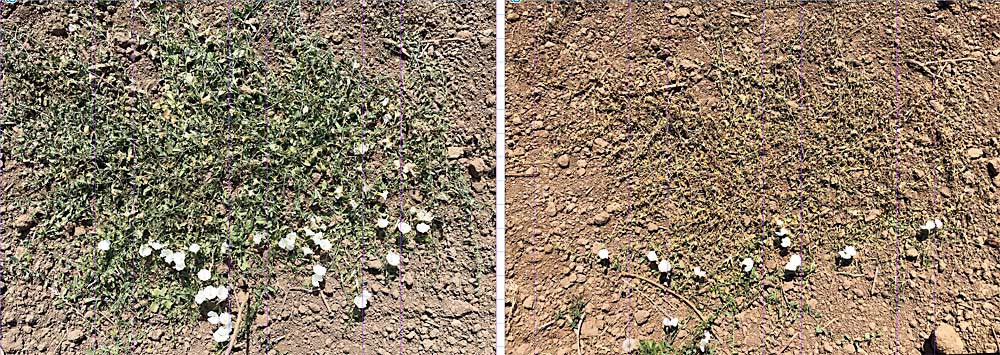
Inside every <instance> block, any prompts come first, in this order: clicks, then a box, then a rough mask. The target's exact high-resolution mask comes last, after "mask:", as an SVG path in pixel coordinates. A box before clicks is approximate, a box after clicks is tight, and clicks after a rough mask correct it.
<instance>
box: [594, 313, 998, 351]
mask: <svg viewBox="0 0 1000 355" xmlns="http://www.w3.org/2000/svg"><path fill="white" fill-rule="evenodd" d="M586 316H587V312H580V321H579V322H577V323H576V355H581V354H582V353H581V351H580V328H583V318H584V317H586ZM993 335H996V333H994V334H993Z"/></svg>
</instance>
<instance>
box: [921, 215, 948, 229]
mask: <svg viewBox="0 0 1000 355" xmlns="http://www.w3.org/2000/svg"><path fill="white" fill-rule="evenodd" d="M943 225H944V223H941V220H940V219H937V218H935V219H934V220H932V221H927V223H926V224H924V225H923V226H921V227H920V229H923V230H926V231H928V232H929V231H932V230H935V229H941V226H943Z"/></svg>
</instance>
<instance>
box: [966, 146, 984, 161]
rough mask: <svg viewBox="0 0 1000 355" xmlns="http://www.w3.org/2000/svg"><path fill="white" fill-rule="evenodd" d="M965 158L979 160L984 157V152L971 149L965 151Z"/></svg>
mask: <svg viewBox="0 0 1000 355" xmlns="http://www.w3.org/2000/svg"><path fill="white" fill-rule="evenodd" d="M965 156H967V157H969V159H979V158H982V157H983V150H982V149H979V148H969V150H966V151H965Z"/></svg>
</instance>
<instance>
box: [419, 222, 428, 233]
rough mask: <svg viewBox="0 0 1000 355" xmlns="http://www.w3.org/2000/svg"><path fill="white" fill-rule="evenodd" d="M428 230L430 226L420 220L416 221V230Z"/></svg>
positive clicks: (425, 231) (422, 231) (421, 231)
mask: <svg viewBox="0 0 1000 355" xmlns="http://www.w3.org/2000/svg"><path fill="white" fill-rule="evenodd" d="M430 230H431V226H429V225H427V223H422V222H421V223H417V232H420V233H427V232H430Z"/></svg>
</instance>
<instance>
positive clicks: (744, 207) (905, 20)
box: [506, 1, 1000, 355]
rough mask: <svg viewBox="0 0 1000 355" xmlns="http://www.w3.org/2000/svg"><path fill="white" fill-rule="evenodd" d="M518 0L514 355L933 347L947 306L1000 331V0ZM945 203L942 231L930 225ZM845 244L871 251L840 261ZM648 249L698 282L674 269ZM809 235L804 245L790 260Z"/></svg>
mask: <svg viewBox="0 0 1000 355" xmlns="http://www.w3.org/2000/svg"><path fill="white" fill-rule="evenodd" d="M762 10H763V11H762ZM800 11H801V12H800ZM507 13H508V18H507V22H508V34H507V41H508V43H507V48H508V60H507V95H508V96H507V97H508V101H507V102H508V106H507V107H508V111H507V122H508V125H507V127H508V131H507V137H508V140H507V142H506V145H507V149H508V152H510V153H509V155H508V163H507V164H508V167H509V169H508V171H509V173H508V180H507V191H508V197H507V201H506V203H507V205H508V208H507V211H508V217H507V227H508V231H509V235H508V245H507V247H508V249H507V250H509V251H510V253H509V254H510V256H509V258H510V262H509V263H508V265H509V269H508V275H507V280H508V285H507V290H508V293H507V305H506V306H507V307H506V313H507V314H506V316H507V319H508V333H507V334H508V338H507V341H508V348H509V349H511V351H512V353H513V354H534V353H538V354H559V355H562V354H576V353H578V352H579V353H584V354H610V353H621V352H622V344H623V341H625V339H626V338H637V339H639V340H640V341H641V342H642V345H641V348H642V350H643V351H644V352H645V353H660V352H663V353H696V352H698V349H697V343H698V341H699V340H700V339H701V338H702V333H703V330H705V329H709V330H710V331H711V332H712V334H713V337H712V341H711V343H710V349H711V351H714V352H715V353H721V354H744V353H751V352H752V353H756V352H761V351H763V352H764V353H769V354H786V353H800V351H802V352H808V353H871V354H889V353H896V352H897V351H898V353H902V354H919V353H921V351H922V349H925V348H924V345H925V344H924V343H925V341H926V340H927V339H928V338H929V336H930V334H931V331H932V330H933V329H934V327H935V325H936V324H947V325H950V326H952V327H954V328H955V329H956V334H954V336H955V337H957V338H958V339H957V340H960V341H961V342H962V343H963V344H960V345H962V346H964V348H965V350H966V351H969V352H995V351H998V349H997V346H998V344H997V343H996V340H995V336H994V335H993V334H994V332H1000V328H998V326H997V324H1000V309H998V307H1000V302H998V301H997V299H998V295H1000V286H998V284H1000V266H998V261H1000V240H998V238H1000V230H998V225H1000V222H998V220H1000V219H998V218H997V215H998V212H1000V203H998V199H1000V195H998V193H1000V178H998V177H997V174H998V173H997V169H998V166H1000V137H998V133H1000V107H998V102H1000V100H998V98H997V96H996V95H997V94H996V93H997V92H998V83H1000V75H998V74H997V73H998V72H1000V70H998V68H1000V50H998V49H997V48H998V46H1000V35H998V34H997V33H998V31H1000V5H997V4H991V3H971V2H970V3H961V4H958V3H955V4H952V5H951V6H950V7H941V8H938V7H936V6H934V4H932V3H930V2H925V3H916V2H901V3H900V8H899V16H898V17H897V16H896V15H895V14H896V8H895V3H893V2H848V1H833V2H821V3H806V4H802V5H801V7H800V4H799V3H798V2H781V1H769V2H766V6H765V8H764V9H762V8H761V4H760V3H756V4H754V3H747V2H678V1H671V2H669V4H663V3H633V4H631V5H628V4H626V3H625V2H587V3H546V4H538V3H524V4H515V5H508V8H507ZM935 22H936V26H935ZM668 23H669V24H668ZM935 28H936V33H937V34H936V36H937V39H936V42H935V38H934V36H935V34H934V33H935ZM800 29H801V35H800ZM762 32H763V34H762ZM800 36H801V37H800ZM897 37H898V51H897V45H896V43H897V42H896V40H895V38H897ZM762 51H763V53H762ZM800 56H801V64H800V60H799V57H800ZM897 56H898V58H897ZM952 59H954V60H952ZM935 60H952V61H946V62H938V63H934V62H933V61H935ZM932 72H933V73H932ZM799 73H801V75H799ZM897 73H898V83H899V84H898V96H897V94H896V92H897V91H896V90H897V89H896V79H897ZM935 76H936V77H937V81H936V85H935V82H934V81H932V78H934V77H935ZM800 81H801V84H800ZM762 82H763V86H762V85H761V83H762ZM800 85H801V86H800ZM800 87H801V89H800ZM800 90H801V91H800ZM532 94H534V95H532ZM897 113H898V116H897ZM897 118H898V120H897ZM897 126H898V127H899V130H898V142H897V134H896V127H897ZM762 128H763V130H762ZM761 132H763V134H761ZM935 132H937V134H936V135H935ZM800 142H801V143H800ZM897 144H898V145H897ZM762 145H763V146H762ZM800 176H801V177H800ZM897 191H898V193H897ZM936 216H939V217H941V218H942V219H943V220H944V221H945V227H944V228H943V230H941V231H939V232H937V233H932V234H931V235H929V236H923V235H920V234H919V233H918V231H919V230H918V227H919V226H920V225H922V224H923V223H924V222H925V221H927V220H928V219H932V218H934V217H936ZM776 219H782V220H784V221H785V222H786V226H788V228H789V229H790V230H791V233H792V241H793V243H792V246H791V247H790V248H789V250H788V251H785V250H782V248H780V247H779V246H778V245H777V240H776V238H774V237H773V232H772V230H773V229H774V228H775V223H774V222H773V221H775V220H776ZM762 236H764V237H762ZM847 245H853V246H855V247H857V249H858V250H859V254H858V256H857V258H856V259H855V261H854V262H853V263H851V264H849V265H838V263H837V259H836V257H837V251H838V250H841V249H843V248H844V247H845V246H847ZM601 248H607V249H609V250H610V253H611V263H610V265H608V266H604V265H601V264H599V263H598V262H597V260H598V258H597V256H596V252H597V251H598V250H599V249H601ZM648 250H656V251H657V253H658V254H659V255H660V257H667V258H669V259H670V261H671V262H672V264H673V266H674V269H673V271H672V273H671V278H670V284H669V286H668V288H669V289H670V290H671V291H672V292H673V293H675V294H676V295H677V296H674V295H671V294H668V293H665V292H664V291H662V290H660V289H658V288H657V287H656V286H654V284H656V283H658V282H657V281H656V277H657V272H656V271H655V268H654V267H652V265H650V264H649V263H647V262H646V261H645V256H646V252H647V251H648ZM791 253H796V254H800V255H802V257H803V264H802V267H801V268H800V271H801V272H800V273H799V274H797V275H794V277H791V278H785V277H783V276H784V275H782V274H781V272H780V270H782V267H783V265H784V264H785V262H786V261H787V260H788V259H789V254H791ZM745 257H752V258H754V259H755V260H756V262H757V267H756V268H755V269H754V274H753V275H750V276H747V275H744V274H743V272H742V271H741V270H740V265H739V263H740V261H741V260H742V259H743V258H745ZM693 267H700V268H701V269H703V270H706V271H707V273H708V277H707V278H706V279H705V280H697V279H695V278H694V277H693V272H692V269H693ZM761 271H763V272H764V274H763V275H764V277H763V278H761V275H762V274H761V273H760V272H761ZM630 275H631V276H630ZM632 276H639V277H641V278H642V279H649V280H650V281H653V282H652V283H650V282H647V281H644V280H642V279H638V278H634V277H632ZM683 300H688V301H690V302H691V305H690V306H689V305H688V304H686V303H685V302H684V301H683ZM692 306H693V308H692ZM693 309H697V310H698V312H700V313H701V314H702V315H703V316H704V320H703V321H701V320H699V317H698V316H697V314H696V313H695V311H694V310H693ZM668 314H669V315H670V316H672V317H678V318H680V320H681V326H680V329H679V330H678V331H671V332H666V333H665V332H664V330H663V328H662V326H661V322H660V320H661V319H662V318H663V317H664V316H665V315H668ZM762 317H763V318H762ZM578 329H579V330H578ZM577 332H579V336H577ZM953 338H954V337H952V339H946V338H945V334H944V333H943V332H942V336H941V339H940V341H939V343H941V344H940V345H941V346H945V345H952V346H954V345H955V344H953V343H954V342H955V340H956V339H953ZM946 342H947V343H948V344H945V343H946Z"/></svg>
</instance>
